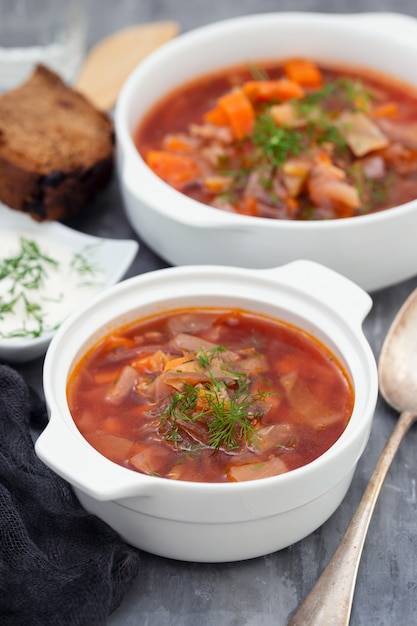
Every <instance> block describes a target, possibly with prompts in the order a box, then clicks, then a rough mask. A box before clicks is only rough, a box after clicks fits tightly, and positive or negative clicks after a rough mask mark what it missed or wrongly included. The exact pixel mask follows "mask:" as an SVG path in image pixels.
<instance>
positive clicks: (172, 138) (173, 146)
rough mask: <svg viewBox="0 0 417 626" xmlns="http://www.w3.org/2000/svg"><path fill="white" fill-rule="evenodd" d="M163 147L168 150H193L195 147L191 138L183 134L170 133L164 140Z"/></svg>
mask: <svg viewBox="0 0 417 626" xmlns="http://www.w3.org/2000/svg"><path fill="white" fill-rule="evenodd" d="M163 147H164V149H165V150H168V152H191V151H192V150H194V149H195V147H194V146H193V145H192V143H191V142H190V140H187V138H184V137H183V136H181V135H168V136H167V137H166V138H165V140H164V143H163Z"/></svg>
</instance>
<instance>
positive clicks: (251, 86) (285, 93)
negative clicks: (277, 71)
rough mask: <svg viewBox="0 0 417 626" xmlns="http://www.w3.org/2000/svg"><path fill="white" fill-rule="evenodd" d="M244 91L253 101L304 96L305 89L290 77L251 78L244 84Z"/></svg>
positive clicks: (271, 100)
mask: <svg viewBox="0 0 417 626" xmlns="http://www.w3.org/2000/svg"><path fill="white" fill-rule="evenodd" d="M243 91H244V92H245V94H246V95H247V96H248V98H250V99H251V100H252V101H253V102H273V101H275V100H292V99H295V98H302V97H303V96H304V89H303V88H302V87H301V85H300V84H299V83H296V82H295V81H293V80H289V79H288V78H281V79H279V80H250V81H248V82H246V83H245V84H244V85H243Z"/></svg>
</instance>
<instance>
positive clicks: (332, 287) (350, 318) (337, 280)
mask: <svg viewBox="0 0 417 626" xmlns="http://www.w3.org/2000/svg"><path fill="white" fill-rule="evenodd" d="M256 271H257V272H258V273H260V274H262V273H263V274H265V275H269V276H272V277H274V278H276V280H277V282H278V283H279V284H286V285H288V286H290V287H291V286H295V287H297V286H299V287H302V290H303V293H306V294H309V295H310V296H311V297H313V298H314V299H316V300H317V299H319V300H320V301H321V302H323V303H324V304H326V305H327V306H329V307H330V308H332V309H333V310H334V311H335V312H336V313H337V314H338V315H339V316H340V317H342V318H343V319H344V320H345V321H346V322H347V323H348V324H349V326H352V324H353V323H355V324H359V325H362V322H363V320H364V319H365V317H366V315H367V314H368V313H369V311H370V310H371V308H372V304H373V302H372V298H371V297H370V295H369V294H368V293H367V292H366V291H364V290H363V289H362V287H359V286H358V285H357V284H356V283H354V282H352V281H351V280H350V279H349V278H346V277H345V276H342V275H341V274H339V273H338V272H335V271H334V270H331V269H330V268H328V267H325V266H324V265H321V264H320V263H316V262H315V261H307V260H299V261H293V262H292V263H288V264H286V265H282V266H280V267H276V268H272V269H266V270H256Z"/></svg>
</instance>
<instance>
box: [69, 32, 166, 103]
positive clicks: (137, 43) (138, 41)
mask: <svg viewBox="0 0 417 626" xmlns="http://www.w3.org/2000/svg"><path fill="white" fill-rule="evenodd" d="M178 32H179V26H178V24H177V23H176V22H171V21H167V22H151V23H149V24H139V25H138V26H132V27H129V28H124V29H122V30H120V31H118V32H116V33H114V34H112V35H110V36H109V37H106V38H105V39H103V40H102V41H100V42H99V43H98V44H97V45H96V46H94V47H93V48H92V50H91V51H90V53H89V54H88V55H87V58H86V59H85V61H84V63H83V66H82V68H81V70H80V72H79V74H78V77H77V79H76V81H75V83H74V87H75V89H77V90H78V91H80V92H81V93H82V94H84V95H85V96H86V97H87V98H88V99H89V100H90V101H91V102H92V103H93V104H94V105H95V106H96V107H97V108H99V109H101V110H103V111H104V110H109V109H111V108H112V107H113V106H114V104H115V103H116V100H117V96H118V95H119V91H120V89H121V87H122V85H123V83H124V82H125V80H126V78H127V77H128V76H129V74H130V72H131V71H132V70H133V69H134V68H135V67H136V65H137V64H138V63H139V62H140V61H142V60H143V59H144V58H145V57H146V56H147V55H148V54H149V53H150V52H152V51H153V50H154V49H156V48H158V47H159V46H161V45H162V44H164V43H166V42H167V41H169V40H170V39H172V38H173V37H175V36H176V35H178Z"/></svg>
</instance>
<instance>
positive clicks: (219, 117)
mask: <svg viewBox="0 0 417 626" xmlns="http://www.w3.org/2000/svg"><path fill="white" fill-rule="evenodd" d="M204 121H205V122H209V123H210V124H214V125H215V126H229V117H228V116H227V114H226V112H225V111H224V110H223V109H221V108H220V107H219V106H216V107H214V109H210V111H207V112H206V113H205V114H204Z"/></svg>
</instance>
